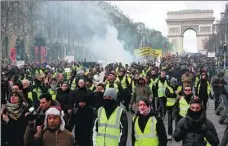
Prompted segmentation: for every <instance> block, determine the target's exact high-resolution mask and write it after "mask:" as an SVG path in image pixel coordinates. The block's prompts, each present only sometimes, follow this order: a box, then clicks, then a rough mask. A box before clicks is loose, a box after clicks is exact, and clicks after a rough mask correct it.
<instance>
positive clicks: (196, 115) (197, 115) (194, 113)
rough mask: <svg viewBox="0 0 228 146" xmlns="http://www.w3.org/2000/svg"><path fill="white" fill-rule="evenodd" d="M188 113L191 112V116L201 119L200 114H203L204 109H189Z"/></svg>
mask: <svg viewBox="0 0 228 146" xmlns="http://www.w3.org/2000/svg"><path fill="white" fill-rule="evenodd" d="M188 114H189V116H190V117H191V118H192V119H194V120H196V119H199V118H200V116H201V115H202V110H200V111H192V110H191V109H189V110H188Z"/></svg>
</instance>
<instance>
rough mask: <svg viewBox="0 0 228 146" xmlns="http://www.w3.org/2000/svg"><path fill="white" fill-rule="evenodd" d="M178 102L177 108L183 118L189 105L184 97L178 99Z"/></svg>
mask: <svg viewBox="0 0 228 146" xmlns="http://www.w3.org/2000/svg"><path fill="white" fill-rule="evenodd" d="M180 98H181V99H180V101H179V108H180V112H179V114H180V115H181V116H182V117H185V116H186V114H187V111H188V108H189V104H188V103H187V101H186V100H185V99H184V97H183V96H182V97H180Z"/></svg>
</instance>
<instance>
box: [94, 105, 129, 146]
mask: <svg viewBox="0 0 228 146" xmlns="http://www.w3.org/2000/svg"><path fill="white" fill-rule="evenodd" d="M115 109H116V108H114V109H112V111H109V112H106V114H107V117H108V118H109V117H110V116H111V114H112V112H113V111H114V110H115ZM97 120H98V119H97V118H96V120H95V122H94V126H95V131H96V132H98V121H97ZM120 123H121V125H122V126H120V130H121V132H122V133H121V134H122V135H121V137H120V142H119V146H126V145H127V137H128V119H127V114H126V112H125V111H123V112H122V115H121V117H120Z"/></svg>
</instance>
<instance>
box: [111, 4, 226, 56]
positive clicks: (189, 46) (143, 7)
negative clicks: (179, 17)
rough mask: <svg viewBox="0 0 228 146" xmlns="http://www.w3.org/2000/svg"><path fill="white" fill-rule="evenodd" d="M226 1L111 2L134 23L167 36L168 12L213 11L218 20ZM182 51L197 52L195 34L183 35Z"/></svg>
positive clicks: (186, 33)
mask: <svg viewBox="0 0 228 146" xmlns="http://www.w3.org/2000/svg"><path fill="white" fill-rule="evenodd" d="M227 2H228V1H112V2H109V3H111V4H112V5H115V6H117V7H118V8H119V9H120V10H122V11H123V13H124V14H125V15H127V16H128V17H130V18H131V19H132V20H133V21H134V22H143V23H144V24H145V25H146V27H149V28H153V29H156V30H158V31H161V32H162V34H163V35H164V36H167V25H166V22H165V19H166V18H167V16H166V14H167V12H168V11H178V10H183V9H202V10H208V9H213V10H214V17H215V19H216V20H219V19H220V12H223V11H224V10H225V4H226V3H227ZM183 41H184V50H187V51H188V52H197V48H196V46H197V45H196V43H197V42H196V34H195V32H194V31H191V30H187V31H186V32H185V34H184V40H183Z"/></svg>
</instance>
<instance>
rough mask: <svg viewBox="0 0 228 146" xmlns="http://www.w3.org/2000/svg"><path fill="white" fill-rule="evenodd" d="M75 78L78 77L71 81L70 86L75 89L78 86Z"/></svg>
mask: <svg viewBox="0 0 228 146" xmlns="http://www.w3.org/2000/svg"><path fill="white" fill-rule="evenodd" d="M75 80H76V79H75V78H74V79H73V81H72V83H71V87H70V89H71V90H75V88H76V81H75Z"/></svg>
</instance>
